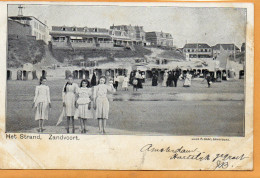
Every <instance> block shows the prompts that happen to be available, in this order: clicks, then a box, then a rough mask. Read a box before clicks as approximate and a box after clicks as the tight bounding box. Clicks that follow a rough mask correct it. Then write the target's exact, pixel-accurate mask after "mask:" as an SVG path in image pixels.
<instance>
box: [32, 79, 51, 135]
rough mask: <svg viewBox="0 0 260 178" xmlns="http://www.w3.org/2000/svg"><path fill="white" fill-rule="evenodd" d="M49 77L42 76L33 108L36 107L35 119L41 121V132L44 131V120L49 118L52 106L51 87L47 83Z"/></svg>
mask: <svg viewBox="0 0 260 178" xmlns="http://www.w3.org/2000/svg"><path fill="white" fill-rule="evenodd" d="M46 82H47V79H46V78H45V77H41V78H40V85H39V86H36V88H35V97H34V100H33V106H32V107H33V108H36V112H35V120H38V121H39V130H38V131H39V132H43V121H44V120H48V113H49V108H51V100H50V89H49V87H48V86H47V85H46Z"/></svg>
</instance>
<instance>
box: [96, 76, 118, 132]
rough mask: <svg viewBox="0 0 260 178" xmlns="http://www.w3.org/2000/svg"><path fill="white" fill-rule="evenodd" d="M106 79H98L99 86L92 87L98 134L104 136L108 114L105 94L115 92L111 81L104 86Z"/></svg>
mask: <svg viewBox="0 0 260 178" xmlns="http://www.w3.org/2000/svg"><path fill="white" fill-rule="evenodd" d="M105 83H106V77H104V76H102V77H100V79H99V84H98V85H97V86H96V87H94V95H93V98H94V101H93V103H94V109H96V118H97V119H98V125H99V132H100V133H102V134H104V133H106V132H105V128H106V121H107V119H108V113H109V102H108V98H107V92H112V93H114V92H116V89H115V88H114V86H113V81H109V85H106V84H105Z"/></svg>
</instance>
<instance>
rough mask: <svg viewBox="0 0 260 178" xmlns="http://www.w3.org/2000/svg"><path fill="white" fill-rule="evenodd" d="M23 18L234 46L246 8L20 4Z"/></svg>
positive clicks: (13, 8) (13, 11) (13, 9)
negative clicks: (126, 27)
mask: <svg viewBox="0 0 260 178" xmlns="http://www.w3.org/2000/svg"><path fill="white" fill-rule="evenodd" d="M23 7H25V8H24V9H23V15H24V16H34V17H36V18H38V19H39V20H41V21H42V22H45V23H47V25H48V26H49V28H50V29H51V26H63V25H66V26H79V27H85V26H87V27H103V28H109V27H110V26H111V25H113V24H114V25H130V24H131V25H132V26H134V25H139V26H143V27H144V30H145V31H146V32H149V31H163V32H167V33H171V34H172V36H173V43H174V45H175V46H177V47H180V48H181V47H183V46H184V45H185V44H186V43H207V44H209V45H210V46H213V45H215V44H218V43H235V44H236V45H237V46H238V47H239V48H240V47H241V45H242V43H243V42H245V41H246V9H243V8H223V7H207V8H205V7H203V8H201V7H173V6H171V7H170V6H168V7H162V6H161V7H158V6H157V7H152V6H150V7H147V6H146V7H145V6H141V7H140V6H79V5H77V6H75V5H67V6H66V5H28V4H27V5H23ZM16 15H18V5H9V6H8V16H16Z"/></svg>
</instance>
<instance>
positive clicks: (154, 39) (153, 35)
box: [145, 32, 173, 47]
mask: <svg viewBox="0 0 260 178" xmlns="http://www.w3.org/2000/svg"><path fill="white" fill-rule="evenodd" d="M145 39H146V41H147V42H149V43H150V45H151V46H158V47H172V46H173V38H172V35H171V34H170V33H164V32H146V33H145Z"/></svg>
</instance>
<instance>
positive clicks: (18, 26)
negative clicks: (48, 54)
mask: <svg viewBox="0 0 260 178" xmlns="http://www.w3.org/2000/svg"><path fill="white" fill-rule="evenodd" d="M31 34H32V29H31V26H30V25H28V24H23V23H21V22H19V21H15V20H11V19H8V37H12V38H15V39H20V38H32V39H36V38H35V36H32V35H31Z"/></svg>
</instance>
